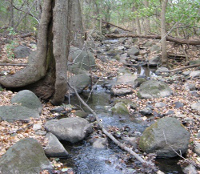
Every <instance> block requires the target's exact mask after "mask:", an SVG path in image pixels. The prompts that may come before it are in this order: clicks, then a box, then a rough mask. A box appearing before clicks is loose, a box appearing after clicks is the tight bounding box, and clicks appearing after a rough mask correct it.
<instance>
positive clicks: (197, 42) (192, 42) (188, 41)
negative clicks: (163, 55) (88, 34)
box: [106, 33, 200, 45]
mask: <svg viewBox="0 0 200 174" xmlns="http://www.w3.org/2000/svg"><path fill="white" fill-rule="evenodd" d="M106 37H110V38H121V37H133V38H137V37H138V38H151V39H161V36H159V35H146V36H145V35H134V34H131V33H130V34H107V35H106ZM166 40H167V41H170V42H174V43H177V44H188V45H200V40H191V39H181V38H177V37H176V38H174V37H171V36H166Z"/></svg>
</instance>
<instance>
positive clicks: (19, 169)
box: [0, 138, 52, 174]
mask: <svg viewBox="0 0 200 174" xmlns="http://www.w3.org/2000/svg"><path fill="white" fill-rule="evenodd" d="M45 169H47V170H48V169H49V170H50V169H52V166H51V163H50V161H49V160H48V158H47V157H46V156H45V153H44V150H43V148H42V146H41V145H40V144H39V143H38V141H37V140H35V139H32V138H26V139H22V140H20V141H18V142H17V143H16V144H14V145H13V146H12V147H10V148H9V149H8V150H7V152H6V153H5V154H4V155H3V156H2V157H1V159H0V173H2V174H4V173H5V174H27V173H28V174H38V173H40V172H41V171H42V170H45Z"/></svg>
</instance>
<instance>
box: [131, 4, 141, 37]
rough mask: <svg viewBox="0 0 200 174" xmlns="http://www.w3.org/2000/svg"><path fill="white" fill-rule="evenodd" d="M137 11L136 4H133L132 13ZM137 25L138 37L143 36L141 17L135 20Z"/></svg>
mask: <svg viewBox="0 0 200 174" xmlns="http://www.w3.org/2000/svg"><path fill="white" fill-rule="evenodd" d="M135 10H136V3H135V2H134V3H133V7H132V11H133V12H134V11H135ZM135 25H136V32H137V34H138V35H141V25H140V20H139V17H136V18H135Z"/></svg>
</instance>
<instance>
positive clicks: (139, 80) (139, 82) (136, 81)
mask: <svg viewBox="0 0 200 174" xmlns="http://www.w3.org/2000/svg"><path fill="white" fill-rule="evenodd" d="M146 81H147V80H146V79H145V78H137V79H136V80H134V83H133V88H137V87H139V86H140V85H141V84H142V83H144V82H146Z"/></svg>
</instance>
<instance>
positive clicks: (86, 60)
mask: <svg viewBox="0 0 200 174" xmlns="http://www.w3.org/2000/svg"><path fill="white" fill-rule="evenodd" d="M68 60H69V62H68V70H69V71H71V72H73V73H74V74H80V72H81V70H91V69H94V68H95V66H96V63H95V59H94V56H93V55H92V53H90V52H89V51H84V50H80V49H79V48H77V47H73V46H71V47H70V52H69V57H68Z"/></svg>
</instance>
